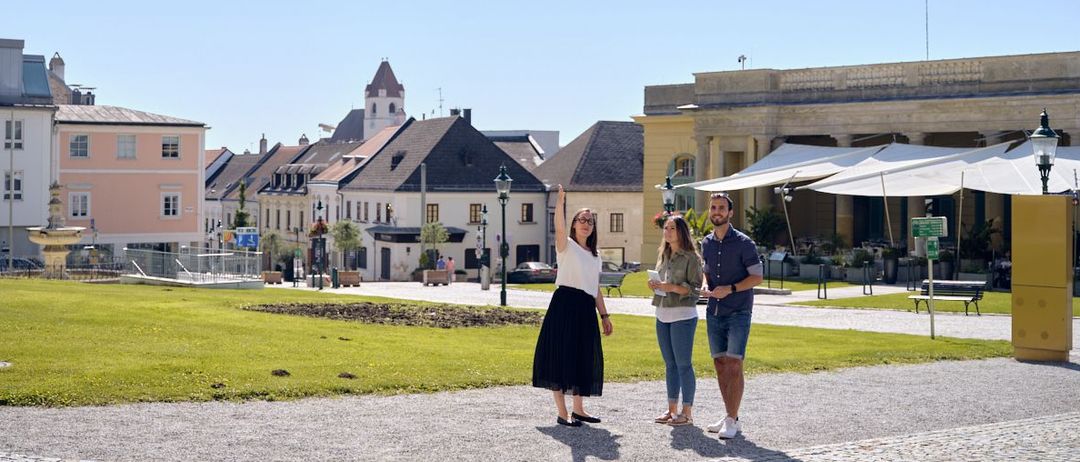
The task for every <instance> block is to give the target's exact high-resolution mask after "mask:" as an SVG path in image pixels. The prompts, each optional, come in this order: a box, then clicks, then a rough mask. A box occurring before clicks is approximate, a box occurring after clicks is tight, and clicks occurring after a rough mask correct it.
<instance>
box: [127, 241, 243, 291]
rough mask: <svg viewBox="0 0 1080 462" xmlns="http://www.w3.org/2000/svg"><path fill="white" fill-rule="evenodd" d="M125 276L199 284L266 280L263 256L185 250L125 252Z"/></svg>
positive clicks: (232, 251) (198, 249)
mask: <svg viewBox="0 0 1080 462" xmlns="http://www.w3.org/2000/svg"><path fill="white" fill-rule="evenodd" d="M124 262H125V265H124V266H125V273H127V274H136V275H141V276H146V277H156V278H167V279H177V280H182V281H190V282H197V283H206V282H225V281H244V280H255V279H259V278H261V277H262V275H261V272H262V252H248V251H244V250H220V249H209V248H193V247H184V248H182V249H181V251H180V252H179V253H176V252H159V251H156V250H142V249H127V248H125V249H124Z"/></svg>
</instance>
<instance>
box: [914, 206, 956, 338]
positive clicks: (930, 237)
mask: <svg viewBox="0 0 1080 462" xmlns="http://www.w3.org/2000/svg"><path fill="white" fill-rule="evenodd" d="M911 235H912V236H914V237H916V238H925V239H923V240H925V241H926V243H925V245H926V262H927V268H926V275H927V276H929V277H928V278H927V281H928V285H927V292H926V293H927V295H928V296H929V297H930V300H927V302H926V306H927V311H928V312H929V313H930V338H931V339H933V338H934V261H935V260H937V259H938V257H939V255H940V252H939V249H940V247H939V246H938V244H939V243H938V238H939V237H946V236H948V235H949V222H948V219H946V218H945V217H913V218H912V219H911Z"/></svg>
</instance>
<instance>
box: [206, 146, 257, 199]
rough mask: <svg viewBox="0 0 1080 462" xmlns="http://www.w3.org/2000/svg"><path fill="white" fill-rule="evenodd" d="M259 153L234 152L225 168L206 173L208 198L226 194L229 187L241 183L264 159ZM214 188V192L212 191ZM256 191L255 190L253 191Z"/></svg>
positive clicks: (217, 197)
mask: <svg viewBox="0 0 1080 462" xmlns="http://www.w3.org/2000/svg"><path fill="white" fill-rule="evenodd" d="M263 157H265V156H261V155H259V154H257V153H256V154H234V155H233V156H232V157H230V158H229V160H228V163H226V164H225V167H224V168H221V169H219V170H218V171H217V172H207V175H206V199H207V200H217V199H219V198H221V196H224V195H225V194H226V193H227V192H228V191H229V189H231V188H232V187H234V186H237V185H239V184H240V183H239V181H240V179H241V178H243V177H244V176H245V175H246V174H247V172H249V171H251V170H252V169H253V168H255V166H256V165H258V164H259V162H261V161H262V160H263ZM211 190H213V191H214V192H211ZM253 192H254V191H253Z"/></svg>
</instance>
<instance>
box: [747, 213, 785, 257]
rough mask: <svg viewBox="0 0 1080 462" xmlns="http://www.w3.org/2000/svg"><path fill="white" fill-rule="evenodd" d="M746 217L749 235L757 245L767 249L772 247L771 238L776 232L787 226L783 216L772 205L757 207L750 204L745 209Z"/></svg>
mask: <svg viewBox="0 0 1080 462" xmlns="http://www.w3.org/2000/svg"><path fill="white" fill-rule="evenodd" d="M746 218H747V222H749V223H750V237H752V238H753V239H754V242H756V243H757V245H760V246H764V247H766V248H768V249H772V248H773V245H774V242H773V238H774V237H775V236H776V233H779V232H781V231H783V230H784V228H786V227H787V222H786V221H784V216H783V215H781V214H780V213H779V212H777V211H775V210H773V209H772V207H765V208H762V209H759V208H757V207H754V206H750V209H749V210H747V211H746Z"/></svg>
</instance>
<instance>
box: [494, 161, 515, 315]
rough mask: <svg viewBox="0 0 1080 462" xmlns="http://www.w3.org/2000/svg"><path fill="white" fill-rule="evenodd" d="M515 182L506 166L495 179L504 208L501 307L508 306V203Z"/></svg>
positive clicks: (500, 169)
mask: <svg viewBox="0 0 1080 462" xmlns="http://www.w3.org/2000/svg"><path fill="white" fill-rule="evenodd" d="M513 181H514V180H513V179H511V178H510V175H507V174H506V165H502V166H500V167H499V176H497V177H495V191H497V192H498V193H499V205H501V206H502V244H501V245H500V246H499V257H501V258H502V290H501V291H500V292H499V305H501V306H506V257H507V256H508V255H510V244H509V243H507V239H506V203H507V202H509V201H510V183H511V182H513Z"/></svg>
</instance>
